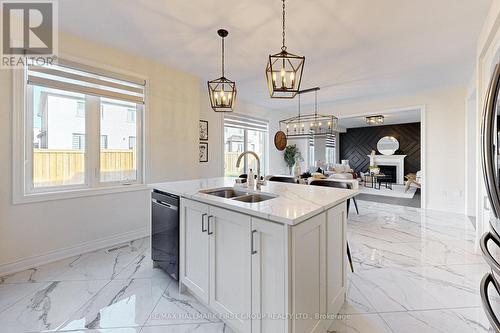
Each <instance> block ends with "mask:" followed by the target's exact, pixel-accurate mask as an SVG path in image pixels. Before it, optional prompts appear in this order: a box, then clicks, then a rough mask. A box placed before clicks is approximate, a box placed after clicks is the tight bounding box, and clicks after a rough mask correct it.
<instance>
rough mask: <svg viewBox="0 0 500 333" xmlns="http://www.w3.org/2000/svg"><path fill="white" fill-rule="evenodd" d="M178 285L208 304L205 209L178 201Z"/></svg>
mask: <svg viewBox="0 0 500 333" xmlns="http://www.w3.org/2000/svg"><path fill="white" fill-rule="evenodd" d="M180 218H181V224H180V260H181V272H180V275H181V282H182V283H183V284H184V285H185V286H187V287H188V288H189V289H190V290H191V292H192V293H194V294H195V295H196V296H198V297H199V298H200V299H201V300H203V301H204V302H206V303H208V301H209V295H210V293H209V264H210V258H209V236H208V232H207V226H208V206H207V205H205V204H201V203H199V202H196V201H191V200H184V199H183V200H181V216H180Z"/></svg>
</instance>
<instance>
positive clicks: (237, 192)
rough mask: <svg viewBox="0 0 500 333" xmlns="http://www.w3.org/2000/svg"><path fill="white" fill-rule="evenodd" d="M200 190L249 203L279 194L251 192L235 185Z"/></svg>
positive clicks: (272, 197) (268, 198)
mask: <svg viewBox="0 0 500 333" xmlns="http://www.w3.org/2000/svg"><path fill="white" fill-rule="evenodd" d="M199 192H200V193H204V194H209V195H214V196H216V197H219V198H226V199H231V200H236V201H241V202H248V203H256V202H262V201H266V200H270V199H274V198H276V197H277V195H273V194H269V193H251V192H247V191H245V190H242V189H236V188H233V187H221V188H213V189H208V190H201V191H199Z"/></svg>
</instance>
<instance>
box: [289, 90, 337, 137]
mask: <svg viewBox="0 0 500 333" xmlns="http://www.w3.org/2000/svg"><path fill="white" fill-rule="evenodd" d="M318 90H320V88H319V87H316V88H311V89H305V90H300V91H299V92H297V94H298V95H299V107H298V115H297V116H295V117H291V118H287V119H283V120H280V122H279V127H280V130H281V131H283V132H284V133H285V134H286V136H287V137H292V138H293V137H298V138H301V137H303V138H305V137H314V136H330V135H333V134H335V132H336V131H337V130H338V118H337V117H335V116H333V115H324V114H318ZM313 91H314V114H305V115H303V114H301V110H300V95H301V94H305V93H310V92H313Z"/></svg>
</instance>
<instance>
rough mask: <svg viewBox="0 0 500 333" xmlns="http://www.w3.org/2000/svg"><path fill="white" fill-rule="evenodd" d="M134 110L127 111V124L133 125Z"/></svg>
mask: <svg viewBox="0 0 500 333" xmlns="http://www.w3.org/2000/svg"><path fill="white" fill-rule="evenodd" d="M135 114H136V112H135V110H134V109H127V121H128V122H129V123H135Z"/></svg>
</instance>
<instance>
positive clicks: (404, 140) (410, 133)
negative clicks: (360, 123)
mask: <svg viewBox="0 0 500 333" xmlns="http://www.w3.org/2000/svg"><path fill="white" fill-rule="evenodd" d="M384 136H393V137H395V138H396V139H398V141H399V150H398V151H397V152H396V154H398V155H407V156H406V158H405V175H406V174H407V173H409V172H417V171H418V170H420V123H410V124H398V125H386V126H373V127H360V128H351V129H348V130H347V132H346V133H340V140H339V141H340V142H339V147H340V152H339V153H340V159H341V160H349V164H350V165H351V167H352V168H353V169H354V171H356V172H360V171H363V172H365V171H367V170H368V166H369V165H370V159H369V158H368V156H366V155H370V153H371V151H372V149H375V152H376V153H377V155H378V154H380V153H379V152H378V151H377V142H378V140H380V139H381V138H383V137H384Z"/></svg>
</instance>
